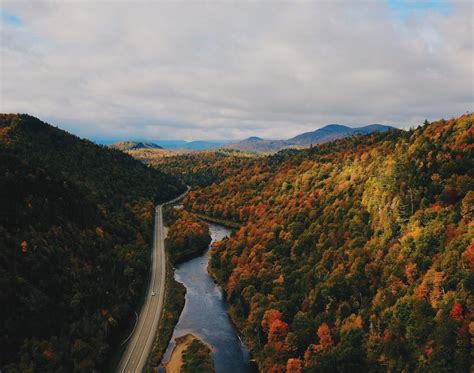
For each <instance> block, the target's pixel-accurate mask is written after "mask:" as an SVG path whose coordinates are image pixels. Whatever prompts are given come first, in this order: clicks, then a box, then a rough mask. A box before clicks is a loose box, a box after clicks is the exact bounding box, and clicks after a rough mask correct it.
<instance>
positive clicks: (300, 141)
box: [224, 124, 394, 153]
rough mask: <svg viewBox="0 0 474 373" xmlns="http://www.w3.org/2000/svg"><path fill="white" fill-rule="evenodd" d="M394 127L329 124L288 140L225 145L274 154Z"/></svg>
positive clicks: (259, 140) (262, 140) (248, 141)
mask: <svg viewBox="0 0 474 373" xmlns="http://www.w3.org/2000/svg"><path fill="white" fill-rule="evenodd" d="M393 128H394V127H391V126H387V125H383V124H371V125H368V126H363V127H355V128H354V127H348V126H344V125H341V124H328V125H327V126H324V127H322V128H319V129H317V130H315V131H311V132H305V133H302V134H300V135H297V136H295V137H292V138H291V139H288V140H264V139H262V138H260V137H256V136H253V137H249V138H248V139H245V140H242V141H239V142H237V143H235V144H228V145H225V146H224V148H226V149H236V150H241V151H251V152H262V153H272V152H276V151H279V150H282V149H285V148H302V147H303V148H306V147H309V146H311V145H317V144H322V143H325V142H329V141H333V140H337V139H341V138H344V137H349V136H353V135H362V134H368V133H372V132H385V131H388V130H389V129H393Z"/></svg>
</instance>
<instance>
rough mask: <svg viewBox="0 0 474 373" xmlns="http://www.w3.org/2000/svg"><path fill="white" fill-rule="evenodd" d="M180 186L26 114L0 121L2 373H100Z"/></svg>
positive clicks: (136, 298) (142, 281)
mask: <svg viewBox="0 0 474 373" xmlns="http://www.w3.org/2000/svg"><path fill="white" fill-rule="evenodd" d="M183 190H184V186H183V185H182V184H181V183H180V182H178V181H177V180H176V179H174V178H172V177H170V176H167V175H164V174H162V173H160V172H158V171H156V170H154V169H151V168H149V167H147V166H146V165H143V164H142V163H140V162H138V161H136V160H134V159H133V158H132V157H130V156H129V155H126V154H124V153H122V152H120V151H118V150H113V149H108V148H106V147H101V146H97V145H95V144H93V143H91V142H89V141H87V140H82V139H79V138H78V137H76V136H73V135H70V134H68V133H67V132H65V131H62V130H60V129H57V128H55V127H52V126H50V125H48V124H46V123H43V122H41V121H40V120H38V119H36V118H33V117H31V116H28V115H15V114H2V115H0V196H1V197H0V198H1V201H0V202H1V206H2V208H1V214H0V232H1V233H0V268H1V272H0V282H1V283H2V291H1V292H0V303H1V304H2V307H1V309H0V316H1V319H2V324H1V326H0V328H1V330H0V335H1V337H0V369H1V370H2V371H5V372H17V371H22V372H23V371H94V370H103V368H104V366H105V365H106V364H107V362H108V358H109V357H110V354H111V352H112V350H113V349H114V348H115V346H116V345H117V343H119V342H120V338H119V337H120V336H121V332H122V331H123V330H124V328H126V327H128V323H129V320H130V319H131V316H132V314H133V311H134V310H135V308H136V306H137V304H138V301H139V298H140V294H141V292H142V289H143V288H144V285H145V283H146V279H147V274H148V269H149V261H150V255H149V252H150V242H151V233H152V219H153V211H154V204H155V203H157V202H160V201H165V200H168V199H171V198H173V197H175V196H176V195H178V194H179V193H181V192H182V191H183Z"/></svg>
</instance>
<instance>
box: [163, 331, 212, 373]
mask: <svg viewBox="0 0 474 373" xmlns="http://www.w3.org/2000/svg"><path fill="white" fill-rule="evenodd" d="M175 341H176V346H175V347H174V349H173V352H172V353H171V357H170V360H169V361H168V362H167V363H166V364H165V365H164V368H165V371H166V373H186V372H188V371H194V372H203V373H213V372H215V370H214V364H213V362H212V357H211V352H212V349H211V347H210V346H209V345H208V344H207V343H204V342H202V341H201V340H200V339H198V338H197V337H195V336H194V335H193V334H186V335H184V336H182V337H178V338H176V339H175Z"/></svg>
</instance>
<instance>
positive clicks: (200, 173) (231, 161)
mask: <svg viewBox="0 0 474 373" xmlns="http://www.w3.org/2000/svg"><path fill="white" fill-rule="evenodd" d="M134 156H135V155H134ZM257 158H258V156H257V155H255V154H250V153H245V152H241V151H235V150H226V149H217V150H207V151H202V152H193V153H186V154H179V155H174V156H170V157H161V158H147V159H145V158H144V159H143V161H144V162H146V163H147V164H150V165H152V166H154V167H156V168H158V169H160V170H163V171H164V172H166V173H168V174H172V175H179V176H180V177H181V178H182V179H183V180H184V182H185V183H186V184H187V185H191V186H207V185H210V184H212V183H216V182H220V181H222V180H224V179H225V178H226V177H229V176H232V175H233V174H235V173H237V172H238V171H239V170H240V169H241V168H242V167H244V165H246V164H248V163H250V162H253V161H254V160H255V159H257Z"/></svg>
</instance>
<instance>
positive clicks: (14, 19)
mask: <svg viewBox="0 0 474 373" xmlns="http://www.w3.org/2000/svg"><path fill="white" fill-rule="evenodd" d="M0 20H1V23H4V24H7V25H10V26H21V25H22V22H21V19H20V17H18V16H16V15H14V14H12V13H8V12H5V11H4V10H0Z"/></svg>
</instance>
